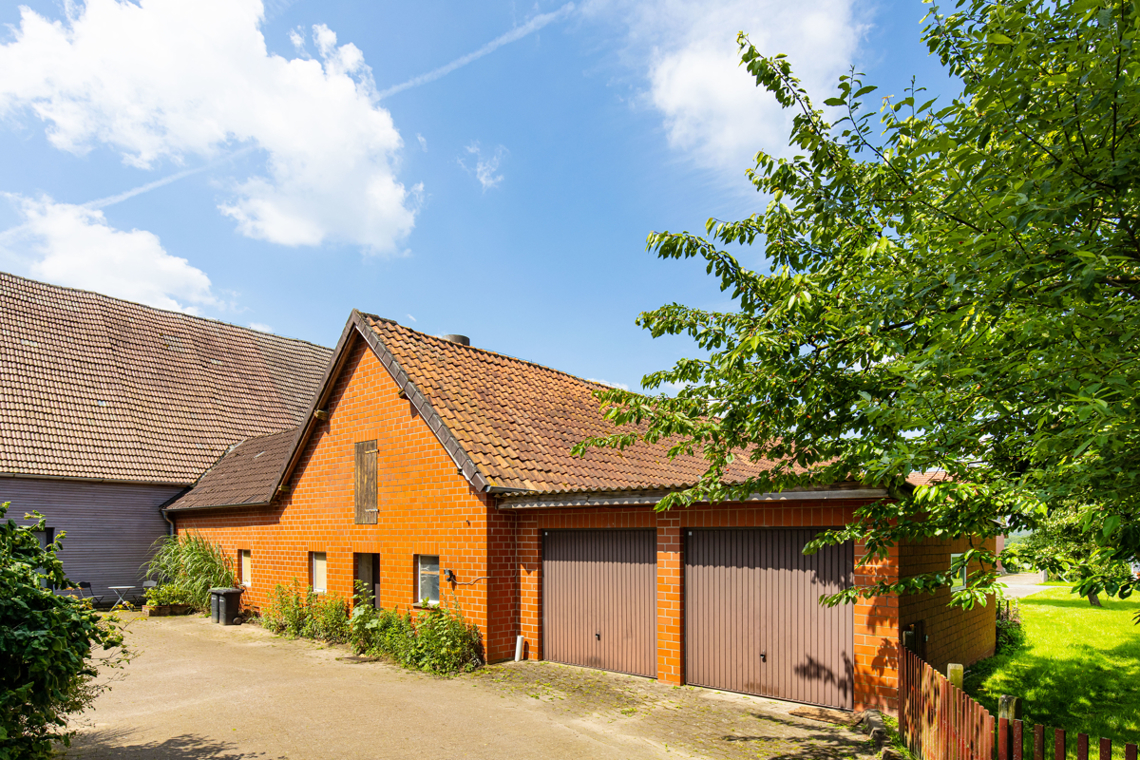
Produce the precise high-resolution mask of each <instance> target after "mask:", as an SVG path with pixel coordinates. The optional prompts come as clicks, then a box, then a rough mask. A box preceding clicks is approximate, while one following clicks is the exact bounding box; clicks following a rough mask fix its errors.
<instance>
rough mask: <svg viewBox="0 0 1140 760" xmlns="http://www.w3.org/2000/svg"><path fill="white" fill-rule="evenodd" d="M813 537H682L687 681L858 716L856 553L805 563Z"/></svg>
mask: <svg viewBox="0 0 1140 760" xmlns="http://www.w3.org/2000/svg"><path fill="white" fill-rule="evenodd" d="M816 532H817V531H815V530H811V529H802V530H799V529H795V530H786V529H779V530H776V529H771V530H766V529H731V530H692V531H686V533H687V536H686V546H685V674H686V679H687V681H688V683H690V684H693V685H696V686H709V687H712V688H716V689H725V690H727V691H737V692H744V693H747V694H758V695H761V696H766V697H776V698H779V699H788V700H792V701H795V702H809V703H812V704H817V705H826V706H829V707H838V708H843V709H851V708H852V702H853V700H852V697H853V688H852V687H853V672H852V671H853V661H854V636H853V633H854V631H853V623H854V619H853V612H854V610H853V607H852V605H849V604H848V605H843V606H840V607H823V606H821V605H820V604H819V603H818V602H817V600H818V599H819V597H820V595H821V594H831V593H834V592H836V591H838V590H840V589H841V588H844V587H846V586H848V585H850V583H851V580H852V575H853V572H854V561H855V554H854V547H853V546H852V545H851V544H850V543H847V544H843V545H841V546H831V547H827V548H825V549H822V550H821V551H819V552H818V553H817V554H814V555H811V556H805V555H804V554H803V548H804V545H805V544H806V543H807V542H808V541H809V540H811V538H812V537H813V536H814V535H815V534H816Z"/></svg>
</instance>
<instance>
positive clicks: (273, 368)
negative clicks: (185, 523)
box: [0, 273, 332, 484]
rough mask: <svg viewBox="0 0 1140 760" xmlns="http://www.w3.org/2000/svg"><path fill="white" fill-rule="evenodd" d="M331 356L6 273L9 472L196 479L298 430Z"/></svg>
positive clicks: (4, 386) (0, 285) (0, 340)
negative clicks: (250, 446) (243, 450)
mask: <svg viewBox="0 0 1140 760" xmlns="http://www.w3.org/2000/svg"><path fill="white" fill-rule="evenodd" d="M331 353H332V352H331V351H330V350H329V349H327V348H324V347H323V346H317V345H313V344H312V343H307V342H305V341H301V340H294V339H290V338H282V337H279V336H276V335H270V334H267V333H262V332H258V331H256V330H251V329H247V328H244V327H238V326H236V325H230V324H226V323H223V322H217V321H214V320H210V319H202V318H200V317H194V316H190V315H187V314H180V313H177V312H170V311H163V310H161V309H155V308H151V307H149V306H142V305H139V304H135V303H130V302H128V301H120V300H118V299H115V298H109V297H107V296H103V295H98V294H96V293H90V292H87V291H82V290H73V289H70V288H61V287H57V286H54V285H46V284H43V283H39V282H34V281H32V280H26V279H23V278H21V277H16V276H13V275H10V274H3V273H0V430H3V431H4V434H3V435H0V473H5V474H16V475H21V474H23V475H41V476H43V475H47V476H58V477H70V478H86V479H109V480H121V481H134V482H146V483H171V484H188V483H193V482H194V481H195V480H197V479H198V477H199V476H200V475H201V474H202V473H203V472H204V471H205V470H206V469H207V468H208V467H210V466H211V465H212V464H214V462H216V461H217V459H218V457H220V456H221V455H222V454H223V453H224V452H225V451H226V449H227V448H229V446H231V445H232V444H233V443H234V442H236V441H240V440H243V439H245V438H249V437H250V436H257V435H264V434H266V433H273V432H277V431H281V430H284V429H286V428H291V427H296V426H297V425H298V424H299V423H300V421H301V418H302V417H303V416H304V415H305V414H306V412H307V410H308V403H309V401H310V400H311V398H312V395H313V393H314V392H315V390H316V389H317V386H318V385H319V384H320V381H321V379H322V377H323V375H324V371H325V368H326V365H327V364H328V361H329V358H330V356H331Z"/></svg>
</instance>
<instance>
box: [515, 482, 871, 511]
mask: <svg viewBox="0 0 1140 760" xmlns="http://www.w3.org/2000/svg"><path fill="white" fill-rule="evenodd" d="M683 487H684V486H678V487H677V488H664V489H643V490H637V489H629V490H607V491H584V490H579V491H561V492H547V493H538V492H531V493H527V494H518V495H511V496H507V495H501V496H499V499H498V508H499V509H502V510H514V509H554V508H557V507H616V506H643V505H650V504H656V503H657V502H659V501H661V499H662V498H664V497H665V496H666V495H667V494H669V493H671V492H672V491H676V490H679V489H680V488H683ZM887 495H888V493H887V491H886V490H885V489H882V488H836V489H830V488H829V489H812V490H793V491H781V492H779V493H754V494H752V495H751V496H749V497H748V498H747V499H746V501H805V500H808V499H812V500H816V499H818V500H835V499H881V498H883V497H885V496H887Z"/></svg>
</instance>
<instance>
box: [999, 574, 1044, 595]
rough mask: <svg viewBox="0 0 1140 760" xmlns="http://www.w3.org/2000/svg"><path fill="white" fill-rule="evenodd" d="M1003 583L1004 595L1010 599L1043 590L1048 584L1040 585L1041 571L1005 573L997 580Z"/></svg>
mask: <svg viewBox="0 0 1140 760" xmlns="http://www.w3.org/2000/svg"><path fill="white" fill-rule="evenodd" d="M999 583H1004V584H1005V587H1006V588H1005V595H1006V596H1007V597H1009V598H1010V599H1020V598H1022V597H1024V596H1030V595H1031V594H1036V593H1037V592H1038V591H1044V590H1045V589H1047V588H1049V586H1045V585H1042V583H1041V573H1018V574H1016V575H1007V576H1005V577H1004V578H1001V579H1000V580H999Z"/></svg>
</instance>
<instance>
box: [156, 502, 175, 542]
mask: <svg viewBox="0 0 1140 760" xmlns="http://www.w3.org/2000/svg"><path fill="white" fill-rule="evenodd" d="M158 513H159V514H160V515H162V519H163V520H166V524H167V525H169V526H170V530H168V531H167V532H166V535H168V536H173V535H174V531H175V525H174V521H173V520H171V519H170V518H169V517H168V516H167V514H166V510H165V509H159V510H158Z"/></svg>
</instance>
